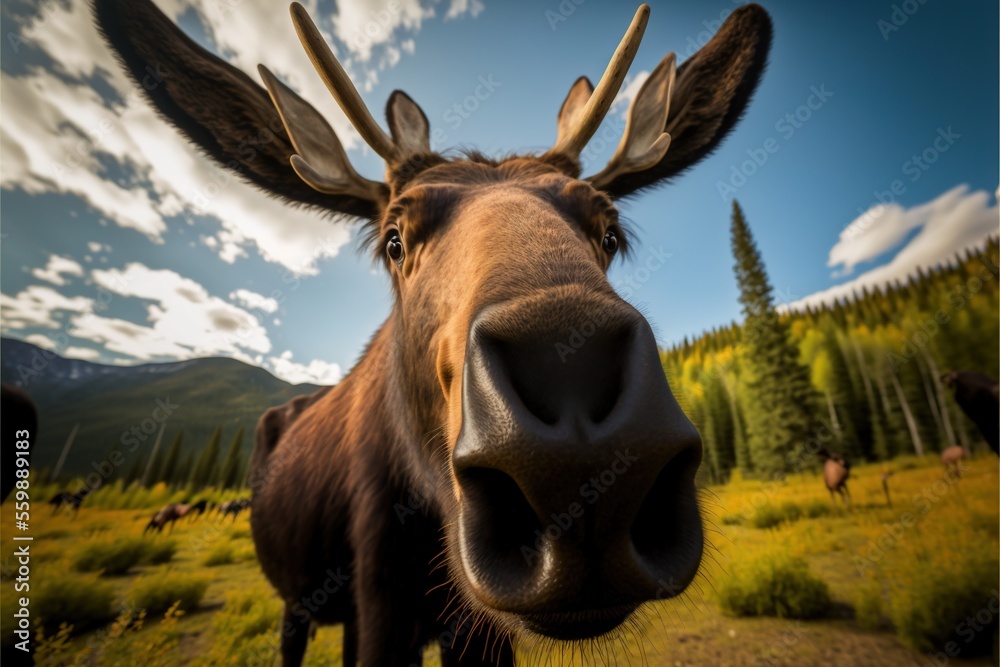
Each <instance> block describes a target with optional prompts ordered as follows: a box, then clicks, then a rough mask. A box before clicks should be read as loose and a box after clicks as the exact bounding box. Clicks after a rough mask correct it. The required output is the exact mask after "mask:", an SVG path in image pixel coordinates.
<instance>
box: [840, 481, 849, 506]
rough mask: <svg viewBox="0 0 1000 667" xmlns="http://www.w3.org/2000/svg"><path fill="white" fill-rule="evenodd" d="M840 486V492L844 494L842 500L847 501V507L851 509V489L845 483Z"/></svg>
mask: <svg viewBox="0 0 1000 667" xmlns="http://www.w3.org/2000/svg"><path fill="white" fill-rule="evenodd" d="M840 488H841V493H842V494H844V502H846V503H847V509H851V490H850V489H848V488H847V484H844V485H843V486H841V487H840Z"/></svg>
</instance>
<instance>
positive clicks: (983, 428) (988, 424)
mask: <svg viewBox="0 0 1000 667" xmlns="http://www.w3.org/2000/svg"><path fill="white" fill-rule="evenodd" d="M941 381H942V382H944V383H945V384H946V385H947V386H949V387H951V388H952V389H953V390H954V391H955V402H956V403H958V405H959V407H960V408H962V412H964V413H965V414H966V415H967V416H968V417H969V419H971V420H972V421H973V423H975V425H976V427H977V428H978V429H979V432H980V433H982V434H983V437H984V438H985V439H986V442H987V443H988V444H989V446H990V449H992V450H993V453H994V454H1000V384H998V383H997V381H996V380H995V379H994V378H992V377H990V376H989V375H987V374H986V373H977V372H975V371H951V372H948V373H945V374H944V375H942V376H941ZM945 465H946V466H947V464H945Z"/></svg>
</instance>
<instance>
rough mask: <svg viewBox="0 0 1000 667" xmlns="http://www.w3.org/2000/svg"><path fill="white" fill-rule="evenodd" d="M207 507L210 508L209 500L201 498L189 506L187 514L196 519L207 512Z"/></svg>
mask: <svg viewBox="0 0 1000 667" xmlns="http://www.w3.org/2000/svg"><path fill="white" fill-rule="evenodd" d="M206 509H208V501H207V500H199V501H198V502H196V503H195V504H194V505H191V506H190V508H188V511H187V512H186V514H185V516H190V517H191V520H192V521H194V520H196V519H198V518H199V517H201V515H202V514H204V513H205V510H206Z"/></svg>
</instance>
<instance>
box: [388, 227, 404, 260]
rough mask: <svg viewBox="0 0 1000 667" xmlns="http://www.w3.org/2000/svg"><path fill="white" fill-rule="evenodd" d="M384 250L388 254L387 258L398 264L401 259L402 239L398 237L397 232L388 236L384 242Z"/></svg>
mask: <svg viewBox="0 0 1000 667" xmlns="http://www.w3.org/2000/svg"><path fill="white" fill-rule="evenodd" d="M385 252H386V254H387V255H389V259H391V260H392V261H394V262H396V264H399V263H400V262H402V261H403V240H402V239H401V238H399V234H398V233H397V232H393V233H392V234H391V235H390V236H389V240H388V241H387V242H386V244H385Z"/></svg>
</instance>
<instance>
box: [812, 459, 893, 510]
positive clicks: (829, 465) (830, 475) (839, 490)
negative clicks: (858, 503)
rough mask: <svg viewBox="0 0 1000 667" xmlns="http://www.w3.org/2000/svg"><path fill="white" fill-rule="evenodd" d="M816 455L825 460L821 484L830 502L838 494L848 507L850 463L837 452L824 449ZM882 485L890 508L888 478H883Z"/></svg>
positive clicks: (849, 498)
mask: <svg viewBox="0 0 1000 667" xmlns="http://www.w3.org/2000/svg"><path fill="white" fill-rule="evenodd" d="M817 454H818V455H819V456H821V457H823V458H824V459H825V461H824V462H823V483H824V484H826V490H827V491H829V492H830V500H831V501H835V499H836V497H835V496H834V494H835V493H836V494H840V497H841V498H842V499H843V500H844V502H845V503H846V504H847V507H850V506H851V492H850V490H849V489H848V488H847V480H848V479H849V478H850V476H851V463H850V461H848V460H847V459H846V458H845V457H844V456H843V455H841V454H838V453H837V452H829V451H827V450H825V449H821V450H819V451H818V452H817ZM882 483H883V487H884V489H885V494H886V501H887V502H889V504H890V506H891V504H892V503H891V501H889V500H888V499H889V490H888V489H889V487H888V476H885V477H883V479H882Z"/></svg>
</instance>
